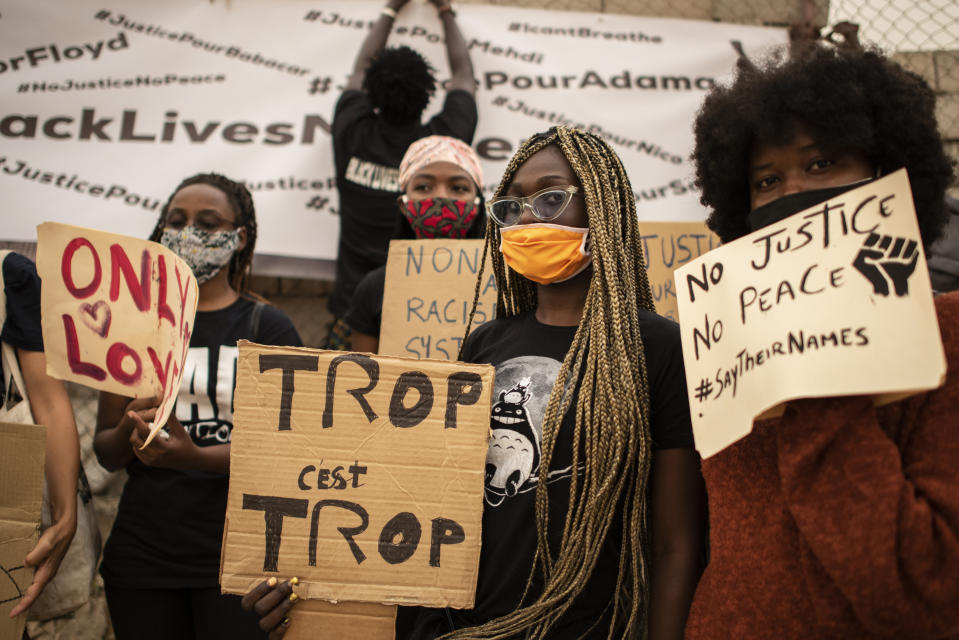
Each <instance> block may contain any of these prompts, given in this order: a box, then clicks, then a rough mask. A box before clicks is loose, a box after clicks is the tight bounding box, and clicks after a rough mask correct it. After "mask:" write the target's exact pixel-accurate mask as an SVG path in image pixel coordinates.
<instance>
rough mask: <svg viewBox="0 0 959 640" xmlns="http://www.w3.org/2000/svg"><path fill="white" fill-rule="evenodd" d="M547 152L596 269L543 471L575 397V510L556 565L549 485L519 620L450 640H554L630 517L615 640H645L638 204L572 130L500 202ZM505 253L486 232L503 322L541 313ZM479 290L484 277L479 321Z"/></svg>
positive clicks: (541, 499)
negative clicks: (535, 588) (586, 235)
mask: <svg viewBox="0 0 959 640" xmlns="http://www.w3.org/2000/svg"><path fill="white" fill-rule="evenodd" d="M548 145H556V146H557V147H558V148H559V149H560V150H561V151H562V153H563V156H565V158H566V160H567V161H568V162H569V164H570V166H571V167H572V168H573V171H574V172H575V174H576V176H577V177H578V178H579V180H580V182H581V184H582V186H583V196H584V197H585V200H586V212H587V218H588V223H589V230H590V231H589V232H590V237H591V239H592V240H591V242H592V251H593V266H592V275H591V278H590V284H589V292H588V294H587V297H586V302H585V306H584V309H583V317H582V319H581V320H580V323H579V327H578V328H577V330H576V333H575V336H574V337H573V343H572V345H571V346H570V350H569V352H568V353H567V354H566V358H565V359H564V361H563V364H562V367H561V368H560V371H559V374H558V375H557V378H556V382H555V384H554V386H553V391H552V394H551V395H550V398H549V403H548V405H547V407H546V411H545V414H544V417H543V436H542V457H541V461H540V469H544V470H548V469H549V467H550V462H551V460H552V456H553V449H554V447H555V445H556V439H557V435H558V432H559V429H560V423H561V421H562V418H563V416H564V415H565V414H566V413H567V411H568V410H569V409H570V405H571V404H572V401H573V396H574V395H575V396H576V402H575V407H573V417H574V433H573V451H572V456H573V468H574V469H581V470H582V473H581V475H580V474H575V473H574V474H573V475H572V477H571V480H570V496H569V509H568V511H567V515H566V521H565V523H564V524H563V537H562V543H561V545H560V548H559V551H558V553H557V555H556V557H551V555H550V553H549V546H548V544H547V527H548V524H549V523H548V516H547V514H548V513H549V510H548V495H547V491H546V488H547V487H546V483H545V482H540V483H539V484H538V485H537V487H536V531H537V548H536V553H535V556H534V560H533V566H532V568H531V571H530V576H529V579H528V581H527V586H526V595H525V596H524V598H523V601H522V602H519V603H517V609H516V610H515V611H513V612H512V613H510V614H507V615H505V616H502V617H500V618H496V619H494V620H491V621H489V622H487V623H485V624H482V625H479V626H477V627H473V628H470V629H462V630H459V631H455V632H452V633H450V634H448V635H446V636H444V637H445V638H450V639H452V638H490V639H494V638H495V639H502V638H508V637H511V636H517V635H519V636H526V637H529V638H544V637H546V636H547V635H548V633H549V631H550V629H551V628H553V627H554V625H555V624H556V623H557V621H558V620H559V619H560V618H561V617H562V615H563V614H564V613H565V612H566V611H567V609H569V607H570V605H571V604H572V603H573V601H574V600H575V599H576V598H577V597H578V596H579V595H580V594H581V593H582V592H583V589H584V588H585V586H586V583H587V580H588V579H589V577H590V576H591V575H592V572H593V568H594V567H595V565H596V561H597V557H598V555H599V553H600V549H601V548H602V546H603V542H604V541H605V539H606V537H607V536H608V535H609V532H610V530H611V529H612V528H614V525H615V523H614V521H615V519H616V518H617V517H620V518H622V531H623V543H622V547H621V551H620V557H619V570H618V575H617V580H616V590H615V595H614V600H613V602H612V603H611V607H612V610H611V620H610V627H609V633H608V636H609V637H610V638H613V637H623V638H636V637H641V636H644V635H645V627H646V611H647V603H648V601H649V593H648V573H649V572H648V560H647V547H648V545H647V540H648V536H647V526H646V509H647V504H646V487H647V480H648V477H649V468H650V459H651V455H652V451H651V444H650V442H651V441H650V425H649V415H650V408H649V407H650V405H649V385H648V381H647V377H646V360H645V353H644V350H643V342H642V339H641V337H640V331H639V309H640V308H643V309H647V310H650V311H653V310H654V308H653V298H652V293H651V291H650V287H649V279H648V277H647V275H646V269H645V266H644V265H645V263H644V260H643V254H642V249H641V244H640V238H639V232H638V229H637V217H636V201H635V199H634V196H633V190H632V187H631V186H630V183H629V178H628V177H627V176H626V171H625V170H624V168H623V165H622V163H621V162H620V160H619V158H618V157H617V155H616V154H615V152H614V151H613V150H612V149H610V147H609V146H608V145H607V144H606V143H605V142H604V141H603V140H601V139H600V138H598V137H596V136H594V135H592V134H590V133H587V132H585V131H581V130H578V129H568V128H565V127H554V128H552V129H550V130H549V131H547V132H545V133H542V134H537V135H535V136H533V137H531V138H530V139H529V140H527V141H526V142H525V143H524V144H523V145H522V146H521V147H520V149H519V150H518V151H517V152H516V155H514V156H513V158H512V159H511V160H510V162H509V164H508V165H507V167H506V170H505V173H504V175H503V179H502V181H501V182H500V184H499V187H497V189H496V193H495V195H497V196H499V195H502V194H503V193H504V192H505V191H506V189H507V188H508V187H509V185H510V183H511V181H512V179H513V176H514V174H515V173H516V171H517V169H518V168H519V167H520V166H521V165H522V164H523V163H524V162H526V160H527V159H529V158H530V156H532V155H533V154H535V153H537V152H538V151H540V150H542V149H543V148H544V147H546V146H548ZM499 243H500V233H499V228H498V227H496V226H495V225H494V224H493V223H492V221H488V222H487V227H486V246H485V248H484V259H483V262H482V263H481V264H485V259H486V255H487V254H488V255H490V257H491V263H492V266H493V272H494V274H495V277H496V284H497V317H500V318H502V317H509V316H514V315H517V314H520V313H524V312H527V311H532V310H534V309H535V308H536V304H537V301H536V285H535V284H534V283H532V282H531V281H529V280H527V279H526V278H524V277H523V276H521V275H519V274H518V273H516V272H515V271H513V270H512V269H510V268H509V267H508V266H507V265H506V264H505V263H504V262H503V258H502V254H501V253H500V252H499V250H498V248H499ZM482 281H483V273H482V268H481V270H480V274H479V278H478V280H477V286H476V294H475V295H474V302H473V310H474V312H475V309H476V299H478V294H479V288H480V285H481V283H482ZM471 324H472V314H471V315H470V321H469V325H471ZM469 325H468V326H467V330H466V333H467V335H468V334H469ZM576 380H579V381H580V382H579V385H578V394H574V393H572V390H573V389H574V388H576V387H577V385H576V384H575V381H576ZM555 524H556V523H554V526H555ZM537 576H538V577H539V578H540V581H541V582H542V583H543V585H544V587H543V591H542V593H541V594H540V595H539V596H538V597H536V598H535V600H532V601H529V600H530V598H528V596H529V591H530V586H531V585H532V583H533V581H534V578H536V577H537Z"/></svg>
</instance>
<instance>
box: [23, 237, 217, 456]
mask: <svg viewBox="0 0 959 640" xmlns="http://www.w3.org/2000/svg"><path fill="white" fill-rule="evenodd" d="M37 271H38V272H39V274H40V278H41V279H42V281H43V288H42V290H41V297H40V306H41V311H42V324H43V347H44V351H45V352H46V356H47V373H48V374H49V375H51V376H53V377H54V378H60V379H62V380H69V381H71V382H77V383H79V384H83V385H86V386H88V387H93V388H94V389H100V390H102V391H110V392H112V393H117V394H120V395H123V396H129V397H145V396H154V395H155V396H160V397H161V403H160V406H159V407H158V408H157V413H156V418H155V420H154V422H153V424H151V427H150V436H149V438H148V439H147V441H146V443H147V444H148V443H149V442H150V440H152V439H153V436H154V435H155V434H156V432H157V431H158V430H159V429H160V428H161V427H162V426H163V425H164V424H165V423H166V420H167V418H168V417H169V415H170V412H171V411H172V409H173V404H174V402H175V400H176V393H177V391H178V390H179V388H180V378H181V376H182V375H183V361H184V360H185V358H186V354H187V349H188V347H189V345H190V335H191V332H192V328H193V318H194V315H195V314H196V304H197V293H198V290H197V283H196V278H195V277H194V276H193V272H192V271H191V270H190V267H189V266H188V265H187V264H186V263H185V262H184V261H183V260H181V259H180V258H179V257H178V256H177V255H176V254H175V253H173V252H172V251H170V250H169V249H167V248H166V247H164V246H162V245H160V244H157V243H156V242H149V241H147V240H141V239H139V238H131V237H129V236H121V235H117V234H115V233H107V232H105V231H95V230H93V229H84V228H82V227H74V226H71V225H65V224H57V223H52V222H45V223H43V224H41V225H39V226H38V227H37Z"/></svg>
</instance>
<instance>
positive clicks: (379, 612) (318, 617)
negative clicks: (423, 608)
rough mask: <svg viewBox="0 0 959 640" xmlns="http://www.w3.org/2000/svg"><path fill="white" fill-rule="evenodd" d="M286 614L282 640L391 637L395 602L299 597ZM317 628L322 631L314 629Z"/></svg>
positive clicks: (377, 639)
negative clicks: (334, 600) (319, 637)
mask: <svg viewBox="0 0 959 640" xmlns="http://www.w3.org/2000/svg"><path fill="white" fill-rule="evenodd" d="M296 590H297V591H298V588H297V589H296ZM289 616H290V627H289V629H288V630H287V632H286V633H285V634H283V640H317V636H318V635H322V637H324V638H336V640H393V638H394V636H395V631H396V606H395V605H382V604H373V603H371V602H340V603H339V604H332V603H329V602H324V601H323V600H303V601H301V602H298V603H297V605H296V606H295V607H293V608H292V609H290V613H289ZM319 629H322V630H323V633H322V634H318V633H317V630H319ZM17 640H19V638H18V639H17Z"/></svg>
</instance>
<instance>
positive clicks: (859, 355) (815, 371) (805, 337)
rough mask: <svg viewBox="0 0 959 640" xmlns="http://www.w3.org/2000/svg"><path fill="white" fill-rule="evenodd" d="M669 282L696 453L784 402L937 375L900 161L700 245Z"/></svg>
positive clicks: (939, 357) (918, 245) (925, 384)
mask: <svg viewBox="0 0 959 640" xmlns="http://www.w3.org/2000/svg"><path fill="white" fill-rule="evenodd" d="M676 290H677V294H678V296H679V312H680V315H681V316H682V318H683V324H682V339H683V359H684V361H685V363H686V381H687V385H688V392H689V406H690V412H691V414H692V420H693V431H694V435H695V437H696V446H697V448H698V449H699V451H700V453H701V454H702V455H703V457H708V456H710V455H712V454H714V453H716V452H717V451H719V450H721V449H723V448H724V447H726V446H727V445H729V444H731V443H733V442H735V441H736V440H738V439H739V438H741V437H743V436H744V435H746V434H747V433H749V431H750V430H751V428H752V423H753V419H754V418H756V417H757V416H760V415H761V414H763V413H764V412H766V411H767V410H769V409H771V408H774V407H776V406H777V405H779V404H780V403H782V402H784V401H787V400H790V399H794V398H803V397H826V396H842V395H858V394H895V395H896V396H897V397H900V398H901V397H902V396H903V393H915V392H918V391H923V390H928V389H933V388H935V387H937V386H939V385H941V384H942V381H943V379H944V376H945V371H946V362H945V356H944V354H943V350H942V342H941V339H940V335H939V325H938V323H937V320H936V313H935V308H934V305H933V299H932V290H931V287H930V283H929V274H928V271H927V269H926V261H925V258H924V256H923V253H922V239H921V238H920V236H919V229H918V226H917V224H916V214H915V209H914V205H913V203H912V192H911V191H910V188H909V180H908V178H907V176H906V172H905V170H900V171H897V172H896V173H893V174H890V175H888V176H886V177H884V178H882V179H880V180H876V181H874V182H871V183H869V184H867V185H865V186H863V187H859V188H857V189H854V190H852V191H849V192H847V193H845V194H842V195H840V196H838V197H836V198H833V199H831V200H829V201H827V202H825V203H823V204H819V205H817V206H815V207H811V208H809V209H806V210H805V211H802V212H800V213H797V214H796V215H794V216H791V217H789V218H787V219H785V220H782V221H780V222H778V223H775V224H772V225H769V226H767V227H764V228H762V229H760V230H758V231H755V232H754V233H751V234H749V235H748V236H745V237H743V238H740V239H739V240H737V241H735V242H732V243H730V244H727V245H723V246H721V247H719V248H717V249H715V250H713V251H711V252H710V253H708V254H707V255H705V256H703V257H702V258H700V259H698V260H695V261H693V262H691V263H690V264H688V265H686V266H684V267H682V268H681V269H679V270H677V271H676ZM879 401H881V400H879Z"/></svg>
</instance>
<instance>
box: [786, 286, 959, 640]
mask: <svg viewBox="0 0 959 640" xmlns="http://www.w3.org/2000/svg"><path fill="white" fill-rule="evenodd" d="M937 310H938V314H939V324H940V331H941V333H942V341H943V345H944V347H945V351H946V359H947V362H948V363H949V368H948V372H947V376H946V382H945V384H944V385H943V386H942V387H940V388H939V389H936V390H934V391H931V392H927V393H923V394H919V395H917V396H914V397H912V398H909V399H907V400H905V401H902V402H899V403H896V404H894V405H890V406H887V407H881V408H878V409H876V408H874V407H873V406H872V403H871V401H870V400H869V399H868V398H861V397H860V398H829V399H819V400H802V401H798V402H793V403H790V405H789V408H788V409H787V411H786V413H785V415H784V416H783V418H782V422H781V424H780V425H779V428H778V431H777V449H778V467H779V475H780V481H781V490H782V494H783V498H784V503H785V506H786V509H787V511H788V513H789V514H790V515H791V517H792V518H793V520H794V521H795V524H796V526H797V528H798V530H799V536H800V556H801V559H800V562H801V565H802V571H803V573H804V577H805V580H806V582H807V583H808V584H814V585H816V588H814V589H811V593H810V594H809V595H810V597H812V598H814V599H815V600H816V603H815V606H816V609H817V610H818V611H820V612H822V618H823V619H826V620H828V619H829V618H830V617H831V615H832V614H835V615H836V616H837V617H842V616H843V612H841V611H839V610H838V609H839V608H845V609H846V612H845V613H847V614H848V613H849V611H848V609H849V608H851V609H852V613H853V614H854V615H855V617H856V618H857V619H858V620H859V622H860V623H861V624H862V625H863V627H864V628H866V629H868V630H869V631H871V632H872V633H875V634H877V635H880V636H888V637H909V638H927V637H928V638H939V637H942V636H944V635H951V634H956V633H959V296H957V295H950V296H941V297H940V298H938V299H937ZM830 612H832V614H831V613H830Z"/></svg>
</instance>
